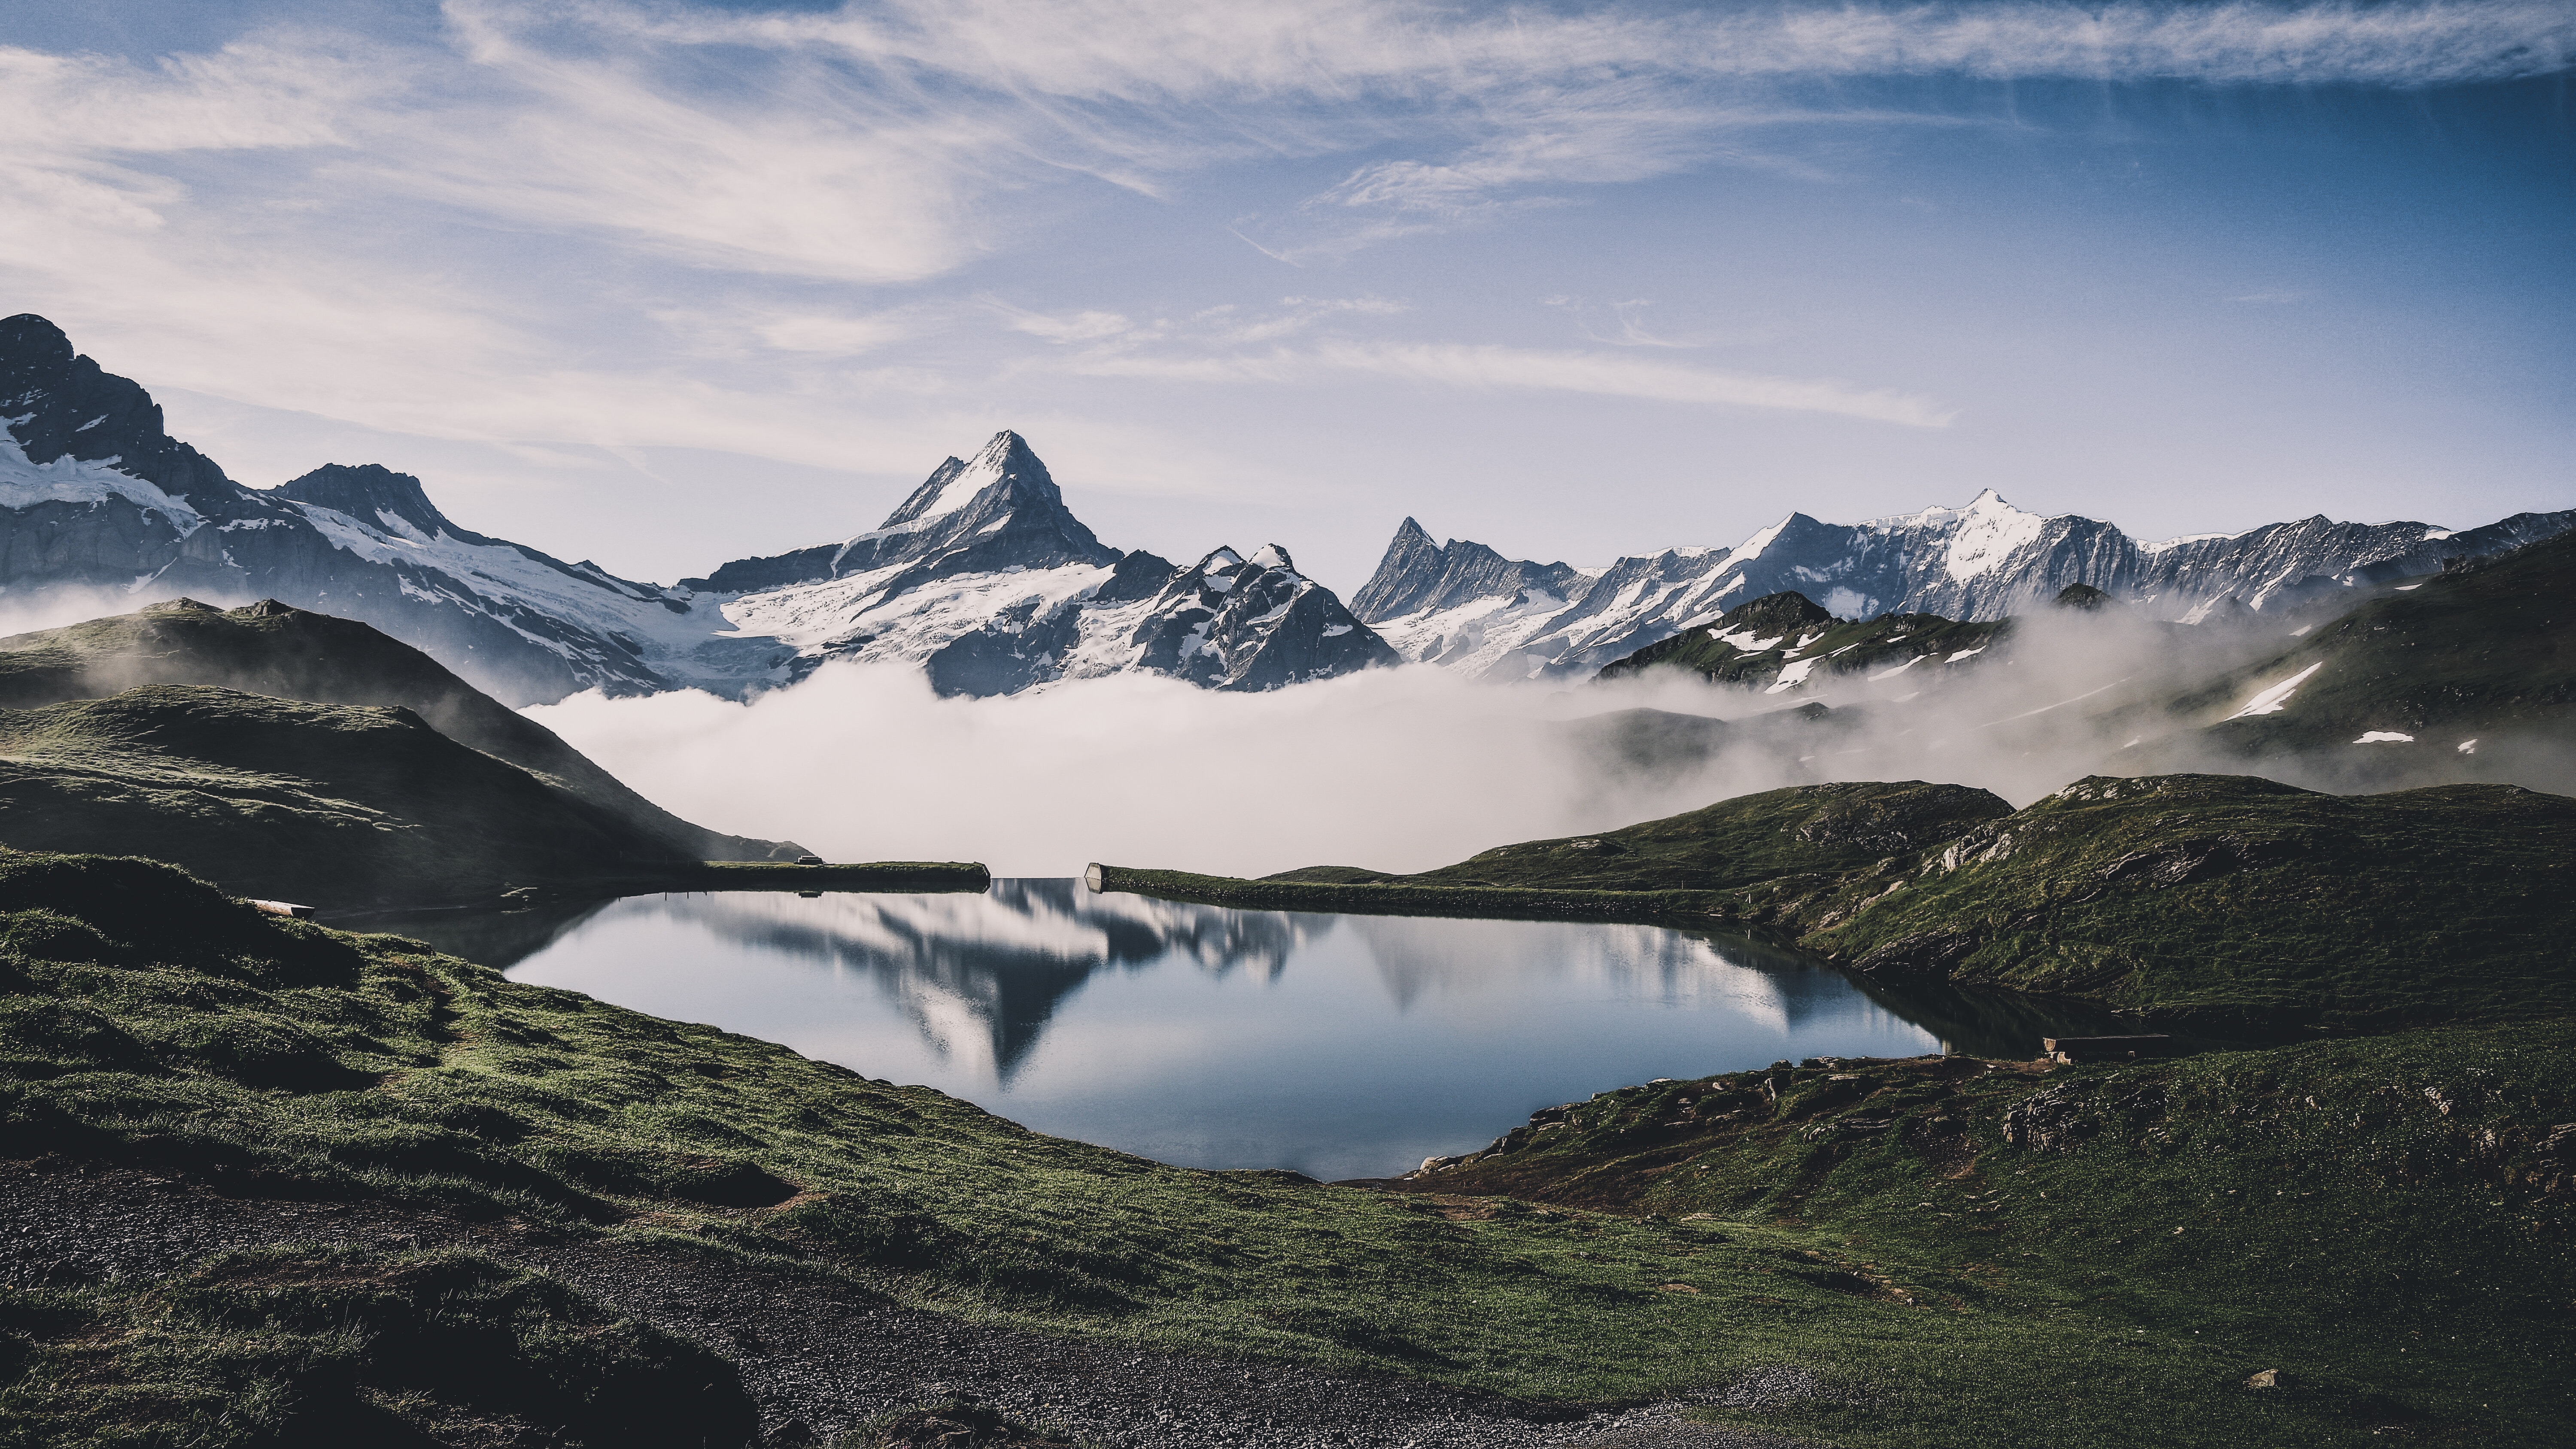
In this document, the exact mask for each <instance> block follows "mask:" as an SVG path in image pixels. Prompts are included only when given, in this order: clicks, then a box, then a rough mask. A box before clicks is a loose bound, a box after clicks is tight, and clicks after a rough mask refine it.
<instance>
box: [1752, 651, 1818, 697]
mask: <svg viewBox="0 0 2576 1449" xmlns="http://www.w3.org/2000/svg"><path fill="white" fill-rule="evenodd" d="M1816 664H1817V661H1816V660H1813V659H1801V660H1799V661H1798V662H1797V663H1795V664H1792V665H1790V666H1789V667H1788V668H1786V669H1783V670H1781V671H1780V679H1779V682H1778V683H1776V684H1773V685H1772V686H1771V687H1770V688H1769V689H1766V690H1764V691H1762V692H1763V693H1764V694H1778V693H1779V692H1780V691H1782V690H1784V689H1794V688H1796V687H1797V686H1799V685H1801V684H1804V683H1806V682H1807V676H1808V675H1809V674H1812V673H1814V672H1815V668H1816Z"/></svg>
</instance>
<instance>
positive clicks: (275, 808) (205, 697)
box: [0, 685, 695, 907]
mask: <svg viewBox="0 0 2576 1449" xmlns="http://www.w3.org/2000/svg"><path fill="white" fill-rule="evenodd" d="M0 839H6V840H7V841H9V842H11V843H13V844H16V845H18V846H20V847H21V848H43V849H56V850H69V851H89V852H113V853H116V854H134V855H144V854H148V855H150V856H152V857H153V858H155V859H159V860H167V861H171V862H174V863H176V864H178V865H180V866H181V867H183V868H185V869H188V870H191V871H194V872H196V873H198V874H199V875H202V876H204V877H205V878H207V879H209V880H214V881H218V882H221V883H222V884H223V886H224V887H225V888H226V889H228V890H232V891H235V892H238V893H241V894H244V895H252V896H269V897H283V898H287V899H292V900H297V901H303V902H306V903H308V904H314V905H320V906H325V907H348V906H353V905H372V904H378V903H390V902H393V901H440V900H459V899H485V900H489V899H492V898H495V897H497V896H498V895H500V893H501V892H502V891H503V890H505V889H510V888H513V887H518V886H533V885H540V884H545V883H550V882H561V881H570V880H576V879H584V878H595V877H602V876H621V875H630V876H651V875H655V874H669V873H672V872H675V871H678V870H681V869H684V868H688V867H691V866H694V865H695V862H694V861H693V860H692V859H691V858H690V857H689V856H687V855H685V854H683V853H682V852H681V851H679V850H678V849H676V848H674V847H673V846H671V845H669V844H666V843H665V842H663V841H662V840H659V839H656V838H654V837H653V836H650V835H647V834H645V833H644V832H642V831H640V830H637V829H635V828H634V827H633V826H631V825H629V824H628V823H627V822H626V821H624V820H622V819H620V818H618V817H617V816H615V815H613V814H611V813H609V812H608V811H606V810H603V809H600V808H599V807H597V806H595V805H591V804H589V803H588V802H586V801H583V800H580V799H577V798H575V797H574V796H572V795H571V794H569V793H568V792H565V791H563V790H559V789H556V788H554V787H553V786H551V785H549V784H547V783H546V782H544V781H542V780H539V779H537V778H536V777H535V776H533V775H530V774H529V773H528V772H527V771H525V770H522V769H520V768H518V767H517V766H515V765H511V764H507V763H505V762H503V761H500V760H496V759H494V758H492V757H491V756H489V755H486V754H484V753H482V752H481V751H479V750H472V749H468V748H466V747H465V746H463V745H460V744H458V743H457V742H456V741H454V740H451V739H449V738H448V737H447V736H445V735H443V734H441V733H439V732H438V731H437V730H434V729H431V728H430V727H429V726H428V724H427V723H425V722H424V721H422V719H421V718H420V717H419V716H418V715H416V714H413V713H412V712H411V711H409V710H407V709H402V708H399V707H396V708H373V707H366V706H357V705H326V704H303V703H299V702H296V701H293V700H284V699H270V698H267V697H265V696H261V695H254V694H240V693H236V692H234V691H232V690H227V689H206V688H198V687H192V686H183V685H149V686H145V687H142V688H138V689H130V690H127V691H125V692H124V693H122V694H117V695H113V696H111V697H109V698H106V699H84V700H76V701H73V702H71V703H68V704H57V705H52V706H49V707H46V708H43V709H31V710H0Z"/></svg>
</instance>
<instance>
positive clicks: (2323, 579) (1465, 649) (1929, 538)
mask: <svg viewBox="0 0 2576 1449" xmlns="http://www.w3.org/2000/svg"><path fill="white" fill-rule="evenodd" d="M2570 528H2576V510H2567V511H2563V512H2558V513H2525V514H2517V515H2515V516H2514V517H2512V518H2508V519H2505V520H2503V521H2501V522H2498V523H2494V524H2490V525H2488V526H2486V527H2484V528H2478V529H2471V530H2468V531H2466V532H2459V533H2454V532H2451V531H2449V530H2446V529H2441V528H2436V527H2433V526H2431V525H2428V524H2421V523H2385V524H2355V523H2338V522H2335V521H2333V520H2331V519H2327V518H2325V517H2323V516H2322V515H2320V516H2318V517H2314V518H2308V519H2302V520H2297V521H2295V522H2288V523H2276V524H2269V525H2266V526H2264V527H2262V528H2258V529H2254V530H2251V531H2249V532H2246V533H2241V534H2232V535H2215V534H2213V535H2207V536H2201V537H2192V538H2181V539H2172V540H2167V541H2165V542H2161V543H2139V542H2137V541H2135V540H2132V539H2130V538H2129V537H2128V536H2127V535H2125V534H2123V533H2121V532H2120V531H2119V530H2118V529H2117V528H2114V527H2112V526H2111V525H2110V524H2107V523H2103V522H2100V521H2098V520H2095V519H2089V518H2083V517H2079V516H2076V515H2072V514H2067V515H2060V516H2056V517H2047V516H2043V515H2040V514H2035V513H2025V512H2023V511H2022V510H2020V509H2017V508H2014V507H2013V506H2012V505H2011V504H2010V503H2007V502H2006V501H2004V499H2003V498H2002V496H2001V495H1999V494H1997V493H1995V492H1994V491H1993V490H1991V489H1989V490H1987V491H1986V492H1984V493H1982V494H1980V495H1978V496H1977V498H1976V499H1975V500H1974V501H1972V502H1970V503H1969V504H1968V505H1967V506H1966V507H1965V508H1957V509H1950V508H1933V509H1926V510H1925V511H1923V512H1921V513H1913V514H1904V515H1900V516H1897V517H1893V518H1883V519H1874V520H1871V521H1869V522H1865V523H1858V524H1833V523H1825V522H1821V521H1819V520H1817V519H1814V518H1811V517H1809V516H1808V515H1806V514H1803V513H1792V514H1790V515H1789V516H1788V517H1786V518H1784V519H1782V520H1781V521H1780V522H1779V523H1776V524H1774V525H1772V526H1771V527H1769V528H1766V529H1763V530H1762V531H1761V532H1759V533H1757V534H1755V535H1754V536H1753V537H1752V538H1750V539H1747V540H1746V541H1745V542H1744V543H1743V544H1742V545H1740V546H1738V547H1736V548H1733V549H1722V548H1719V549H1710V548H1701V549H1674V550H1668V551H1666V552H1664V553H1661V554H1658V555H1654V556H1652V557H1639V558H1626V559H1621V560H1620V561H1619V562H1618V563H1617V564H1615V565H1613V566H1612V567H1611V568H1609V569H1607V570H1603V571H1600V572H1599V573H1598V574H1597V576H1596V575H1589V574H1586V573H1585V572H1584V571H1580V570H1570V569H1566V568H1565V566H1564V565H1561V564H1544V565H1543V564H1529V563H1516V562H1514V561H1511V560H1504V559H1501V558H1500V557H1499V556H1496V555H1493V553H1492V551H1491V550H1489V549H1485V548H1484V547H1483V546H1482V545H1480V544H1473V543H1466V542H1461V541H1455V540H1453V541H1451V542H1450V543H1448V544H1446V545H1443V546H1439V547H1434V546H1432V545H1431V543H1430V539H1429V535H1427V534H1425V533H1423V532H1422V529H1421V527H1420V525H1418V524H1416V523H1414V522H1413V520H1411V519H1407V520H1405V524H1404V526H1403V527H1400V528H1399V529H1398V530H1397V532H1396V537H1395V539H1394V541H1393V542H1392V543H1390V544H1389V545H1388V548H1387V552H1386V555H1385V557H1384V559H1383V560H1382V561H1381V562H1380V563H1379V565H1378V571H1377V573H1376V575H1375V576H1374V577H1372V578H1371V579H1370V580H1369V582H1368V584H1367V586H1366V587H1364V588H1362V589H1361V590H1360V591H1359V593H1357V594H1356V595H1354V596H1353V597H1354V598H1357V599H1361V600H1365V601H1366V603H1365V605H1364V606H1363V607H1362V608H1361V610H1360V614H1361V617H1362V618H1364V619H1366V620H1367V621H1368V623H1369V624H1370V625H1371V626H1372V627H1374V628H1376V629H1377V630H1378V631H1379V632H1380V633H1381V634H1383V635H1384V636H1385V637H1386V639H1387V640H1388V642H1389V643H1390V644H1391V645H1392V646H1393V647H1394V648H1395V649H1396V651H1397V652H1398V653H1400V654H1402V655H1403V656H1404V657H1405V658H1406V659H1408V660H1414V661H1419V662H1427V663H1436V664H1440V665H1443V666H1445V667H1449V668H1454V669H1460V670H1463V671H1466V672H1468V673H1470V674H1473V675H1476V676H1479V677H1490V678H1511V679H1518V678H1568V677H1578V678H1579V677H1586V676H1589V675H1591V674H1593V673H1595V672H1597V671H1599V670H1600V669H1601V668H1602V667H1603V666H1605V665H1607V664H1609V663H1611V662H1613V661H1614V660H1617V659H1620V658H1622V657H1625V656H1628V655H1632V654H1634V653H1636V652H1637V651H1638V650H1639V649H1642V648H1644V647H1646V646H1648V645H1652V644H1655V643H1657V642H1659V641H1661V640H1664V639H1667V638H1670V637H1672V636H1674V635H1676V634H1679V633H1682V632H1684V631H1685V630H1688V629H1692V628H1696V627H1699V626H1700V625H1702V624H1705V623H1708V622H1710V621H1713V620H1714V619H1716V618H1717V617H1719V616H1720V615H1722V614H1724V613H1725V612H1726V611H1728V610H1729V609H1732V608H1735V607H1737V606H1739V605H1741V604H1742V603H1743V602H1745V601H1747V600H1751V599H1757V598H1761V597H1764V596H1766V595H1770V594H1775V593H1782V592H1797V593H1799V594H1802V595H1804V596H1805V597H1807V598H1810V599H1813V600H1815V601H1816V602H1817V603H1819V604H1820V605H1821V606H1823V607H1824V608H1825V609H1827V610H1829V611H1831V612H1832V613H1834V614H1837V615H1840V616H1842V617H1845V618H1869V617H1871V616H1874V615H1876V614H1880V613H1921V614H1934V615H1939V616H1942V617H1945V618H1949V619H1955V620H1960V621H1965V622H1986V621H1993V620H1997V619H2001V618H2004V617H2006V616H2008V615H2011V614H2013V613H2015V612H2018V611H2024V610H2027V609H2028V608H2030V607H2031V606H2033V605H2035V604H2040V603H2045V602H2048V601H2050V600H2053V599H2055V598H2057V597H2058V596H2059V595H2060V594H2061V593H2063V592H2064V591H2065V590H2066V589H2067V588H2069V587H2070V586H2073V585H2078V584H2081V585H2084V586H2087V587H2089V588H2093V589H2098V590H2102V591H2105V592H2108V593H2110V594H2113V595H2116V596H2118V597H2121V598H2124V599H2129V600H2133V601H2134V602H2135V603H2136V604H2137V606H2138V607H2140V608H2142V609H2144V610H2146V611H2147V613H2148V614H2149V615H2150V616H2151V617H2154V618H2158V619H2172V620H2182V621H2188V622H2198V621H2199V620H2200V619H2202V618H2205V617H2208V616H2209V614H2210V613H2211V612H2212V611H2213V610H2220V609H2224V608H2228V607H2243V608H2247V609H2251V610H2254V611H2257V612H2266V613H2268V612H2278V611H2284V610H2290V609H2301V608H2308V607H2314V606H2316V605H2319V604H2321V603H2323V602H2326V601H2329V600H2332V599H2334V598H2337V597H2342V596H2344V595H2345V592H2346V591H2348V590H2351V589H2355V588H2362V587H2368V586H2371V585H2375V584H2381V583H2386V582H2388V581H2391V580H2394V579H2400V578H2404V577H2407V576H2410V575H2414V574H2425V573H2431V572H2434V571H2436V570H2439V569H2440V568H2442V567H2443V563H2444V560H2445V559H2452V558H2476V557H2483V556H2486V555H2490V554H2495V553H2499V552H2502V551H2505V550H2508V549H2512V548H2516V547H2520V546H2522V545H2525V544H2529V543H2532V542H2536V541H2538V540H2540V539H2544V538H2550V537H2554V536H2556V535H2558V534H2561V533H2564V532H2566V531H2568V530H2569V529H2570ZM1453 558H1455V559H1457V560H1459V561H1458V562H1455V563H1453V562H1452V559H1453ZM1539 580H1555V581H1556V582H1557V583H1559V584H1561V585H1562V586H1563V587H1564V588H1565V589H1566V591H1567V592H1565V593H1563V594H1558V593H1554V592H1551V591H1550V589H1549V587H1548V586H1546V585H1545V584H1542V583H1539V582H1537V581H1539ZM1578 580H1580V582H1578ZM1578 590H1579V592H1578ZM2230 600H2233V601H2235V603H2234V605H2230V604H2229V602H2228V601H2230Z"/></svg>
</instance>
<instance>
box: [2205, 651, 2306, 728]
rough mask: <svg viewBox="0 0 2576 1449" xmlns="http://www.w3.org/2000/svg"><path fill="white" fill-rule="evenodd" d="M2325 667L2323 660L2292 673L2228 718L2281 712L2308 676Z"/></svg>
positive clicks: (2247, 702)
mask: <svg viewBox="0 0 2576 1449" xmlns="http://www.w3.org/2000/svg"><path fill="white" fill-rule="evenodd" d="M2323 668H2325V665H2324V664H2323V663H2322V662H2320V663H2316V664H2311V665H2309V666H2308V667H2307V668H2305V669H2302V670H2300V671H2299V672H2298V673H2296V674H2293V675H2291V676H2290V677H2289V678H2287V679H2284V680H2282V681H2281V682H2280V683H2278V684H2275V685H2273V686H2271V687H2270V688H2268V689H2266V690H2264V691H2262V692H2261V693H2259V694H2257V695H2255V696H2254V697H2253V698H2252V699H2250V700H2248V701H2246V703H2245V707H2244V708H2243V709H2240V710H2238V711H2237V712H2236V713H2234V714H2231V715H2229V716H2228V717H2227V718H2228V719H2244V718H2245V717H2247V716H2248V715H2257V714H2279V713H2280V712H2281V711H2282V709H2283V708H2284V707H2286V706H2287V705H2288V704H2289V702H2290V695H2291V694H2292V693H2293V692H2294V691H2296V690H2297V689H2298V687H2299V686H2300V685H2302V684H2305V683H2307V682H2308V676H2309V675H2311V674H2314V673H2316V672H2317V671H2318V670H2320V669H2323Z"/></svg>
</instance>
